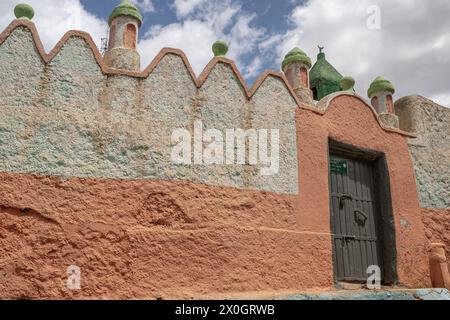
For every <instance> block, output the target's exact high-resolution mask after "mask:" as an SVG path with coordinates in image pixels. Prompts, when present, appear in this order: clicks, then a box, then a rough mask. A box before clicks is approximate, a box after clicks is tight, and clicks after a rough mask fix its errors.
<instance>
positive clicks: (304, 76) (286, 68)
mask: <svg viewBox="0 0 450 320" xmlns="http://www.w3.org/2000/svg"><path fill="white" fill-rule="evenodd" d="M281 68H282V70H283V72H284V74H285V76H286V79H287V80H288V82H289V84H290V85H291V87H292V89H293V90H294V92H295V94H296V95H297V97H298V98H299V99H300V100H301V101H302V102H305V103H308V104H312V102H313V99H312V98H313V97H312V92H311V90H310V89H309V69H310V68H311V59H310V58H309V57H308V55H307V54H306V53H305V52H304V51H303V50H301V49H300V48H294V49H292V50H291V51H289V53H288V54H287V55H286V56H285V57H284V60H283V62H282V64H281Z"/></svg>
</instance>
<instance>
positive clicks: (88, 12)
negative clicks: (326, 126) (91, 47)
mask: <svg viewBox="0 0 450 320" xmlns="http://www.w3.org/2000/svg"><path fill="white" fill-rule="evenodd" d="M24 1H25V2H27V3H29V4H31V5H32V6H33V7H34V9H35V12H36V14H35V17H34V19H33V21H34V23H35V24H36V27H37V29H38V31H39V34H40V37H41V39H42V41H43V43H44V47H45V49H46V50H47V51H50V50H51V49H52V48H53V46H54V45H55V44H56V43H57V41H58V40H59V39H60V38H61V37H62V36H63V35H64V33H66V32H67V31H69V30H72V29H75V30H83V31H86V32H88V33H90V34H91V36H92V38H93V39H94V41H95V42H96V43H97V45H100V42H101V38H103V37H107V34H108V24H107V19H108V16H109V14H110V13H111V11H112V10H113V8H114V6H116V5H117V4H118V3H120V2H121V0H1V1H0V30H3V29H4V28H6V26H7V25H8V24H9V23H11V21H12V20H13V19H14V15H13V10H14V6H15V5H16V4H18V3H20V2H24ZM131 1H133V2H135V3H136V4H137V5H138V7H139V8H140V9H141V11H142V13H143V15H144V24H143V25H142V28H141V30H140V41H139V44H138V50H139V52H140V54H141V58H142V59H141V62H142V63H141V65H142V68H145V67H146V66H147V65H148V64H149V63H150V62H151V61H152V59H153V58H154V57H155V56H156V54H157V53H158V52H159V51H160V50H161V49H162V48H163V47H174V48H178V49H181V50H183V51H184V52H185V53H186V55H187V57H188V59H189V61H190V63H191V64H192V66H193V69H194V71H195V72H196V74H197V75H198V74H200V72H201V71H202V70H203V68H204V67H205V66H206V65H207V64H208V62H209V61H210V59H211V58H212V52H211V45H212V43H213V42H214V41H215V40H218V39H224V40H226V41H227V42H228V43H229V45H230V51H229V53H228V55H227V57H228V58H230V59H232V60H234V61H235V63H236V64H237V66H238V68H239V69H240V71H241V73H242V74H243V76H244V78H245V79H246V80H247V82H248V84H249V86H250V85H252V84H253V81H254V80H255V78H256V77H257V76H258V75H259V74H261V73H262V72H264V71H265V70H267V69H270V70H280V63H281V61H282V59H283V56H284V55H285V54H286V53H287V52H288V51H289V50H291V49H292V48H294V47H296V46H298V47H300V48H301V49H303V50H304V51H305V52H306V53H307V54H308V55H309V56H310V57H311V58H312V60H313V61H315V60H316V55H317V51H318V49H317V45H319V44H320V45H322V46H325V52H326V55H327V59H328V60H329V61H330V62H331V63H332V64H333V65H334V66H335V67H336V68H337V69H338V70H339V71H340V72H341V73H342V74H343V75H349V76H353V77H354V78H355V79H356V91H357V92H358V93H359V94H360V95H361V96H363V97H366V96H367V94H366V92H367V88H368V87H369V85H370V83H371V82H372V80H373V79H374V78H376V77H377V76H384V77H386V78H387V79H389V80H391V82H392V83H393V84H394V85H395V86H396V88H397V93H396V95H395V98H396V99H399V98H401V97H402V96H405V95H411V94H420V95H423V96H425V97H428V98H430V99H432V100H434V101H436V102H438V103H440V104H442V105H445V106H449V107H450V77H449V74H450V19H448V15H449V14H450V0H433V1H424V0H395V1H392V0H307V1H306V0H305V1H302V0H167V1H163V0H131Z"/></svg>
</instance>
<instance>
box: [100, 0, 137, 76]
mask: <svg viewBox="0 0 450 320" xmlns="http://www.w3.org/2000/svg"><path fill="white" fill-rule="evenodd" d="M141 24H142V15H141V13H140V12H139V10H138V8H137V7H136V6H135V5H134V4H132V3H131V2H130V1H129V0H124V1H123V2H122V3H121V4H119V5H118V6H117V7H115V8H114V10H113V12H112V13H111V16H110V17H109V28H110V29H109V45H108V50H106V53H105V56H104V61H105V63H106V65H108V66H109V67H111V68H116V69H125V70H131V71H139V70H140V66H141V63H140V61H141V57H140V55H139V53H138V52H137V50H136V44H137V41H138V33H139V28H140V26H141Z"/></svg>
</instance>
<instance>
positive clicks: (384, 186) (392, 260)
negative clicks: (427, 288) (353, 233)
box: [328, 139, 398, 286]
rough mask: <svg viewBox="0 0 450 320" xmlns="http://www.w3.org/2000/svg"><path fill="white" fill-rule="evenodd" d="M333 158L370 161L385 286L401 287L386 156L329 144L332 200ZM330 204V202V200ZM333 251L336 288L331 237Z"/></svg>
mask: <svg viewBox="0 0 450 320" xmlns="http://www.w3.org/2000/svg"><path fill="white" fill-rule="evenodd" d="M331 155H335V156H343V157H349V158H352V159H355V160H363V161H369V162H371V163H372V164H373V170H374V194H375V196H376V198H375V203H376V210H377V211H378V221H376V223H377V224H378V228H377V232H378V233H379V234H378V238H379V239H380V240H379V243H378V250H379V252H380V259H381V264H382V265H381V266H380V268H381V273H382V275H383V279H382V284H383V285H387V286H390V285H396V284H397V283H398V273H397V242H396V230H395V229H396V228H395V220H394V214H393V209H392V198H391V188H390V177H389V170H388V164H387V161H386V156H385V154H384V153H383V152H379V151H374V150H369V149H365V148H360V147H356V146H353V145H350V144H346V143H342V142H339V141H336V140H333V139H329V140H328V180H329V181H328V188H329V190H328V191H329V192H328V194H329V198H330V199H331V181H330V176H331V175H330V172H329V170H330V163H331ZM330 201H331V200H330ZM329 209H330V213H329V218H330V231H331V233H332V232H333V229H334V226H333V219H331V213H332V212H331V210H332V208H331V205H330V208H329ZM331 241H332V245H333V246H332V247H333V276H334V282H335V284H336V285H337V284H338V281H337V277H336V274H335V272H334V266H335V263H336V253H335V249H334V243H333V242H334V239H333V237H332V239H331Z"/></svg>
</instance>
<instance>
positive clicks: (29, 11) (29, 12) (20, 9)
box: [14, 3, 34, 20]
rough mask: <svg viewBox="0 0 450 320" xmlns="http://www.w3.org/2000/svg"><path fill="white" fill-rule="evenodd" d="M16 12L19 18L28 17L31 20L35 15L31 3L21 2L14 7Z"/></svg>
mask: <svg viewBox="0 0 450 320" xmlns="http://www.w3.org/2000/svg"><path fill="white" fill-rule="evenodd" d="M14 14H15V15H16V18H17V19H20V18H26V19H30V20H31V19H33V17H34V10H33V7H32V6H30V5H29V4H26V3H20V4H18V5H17V6H16V7H15V8H14Z"/></svg>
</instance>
